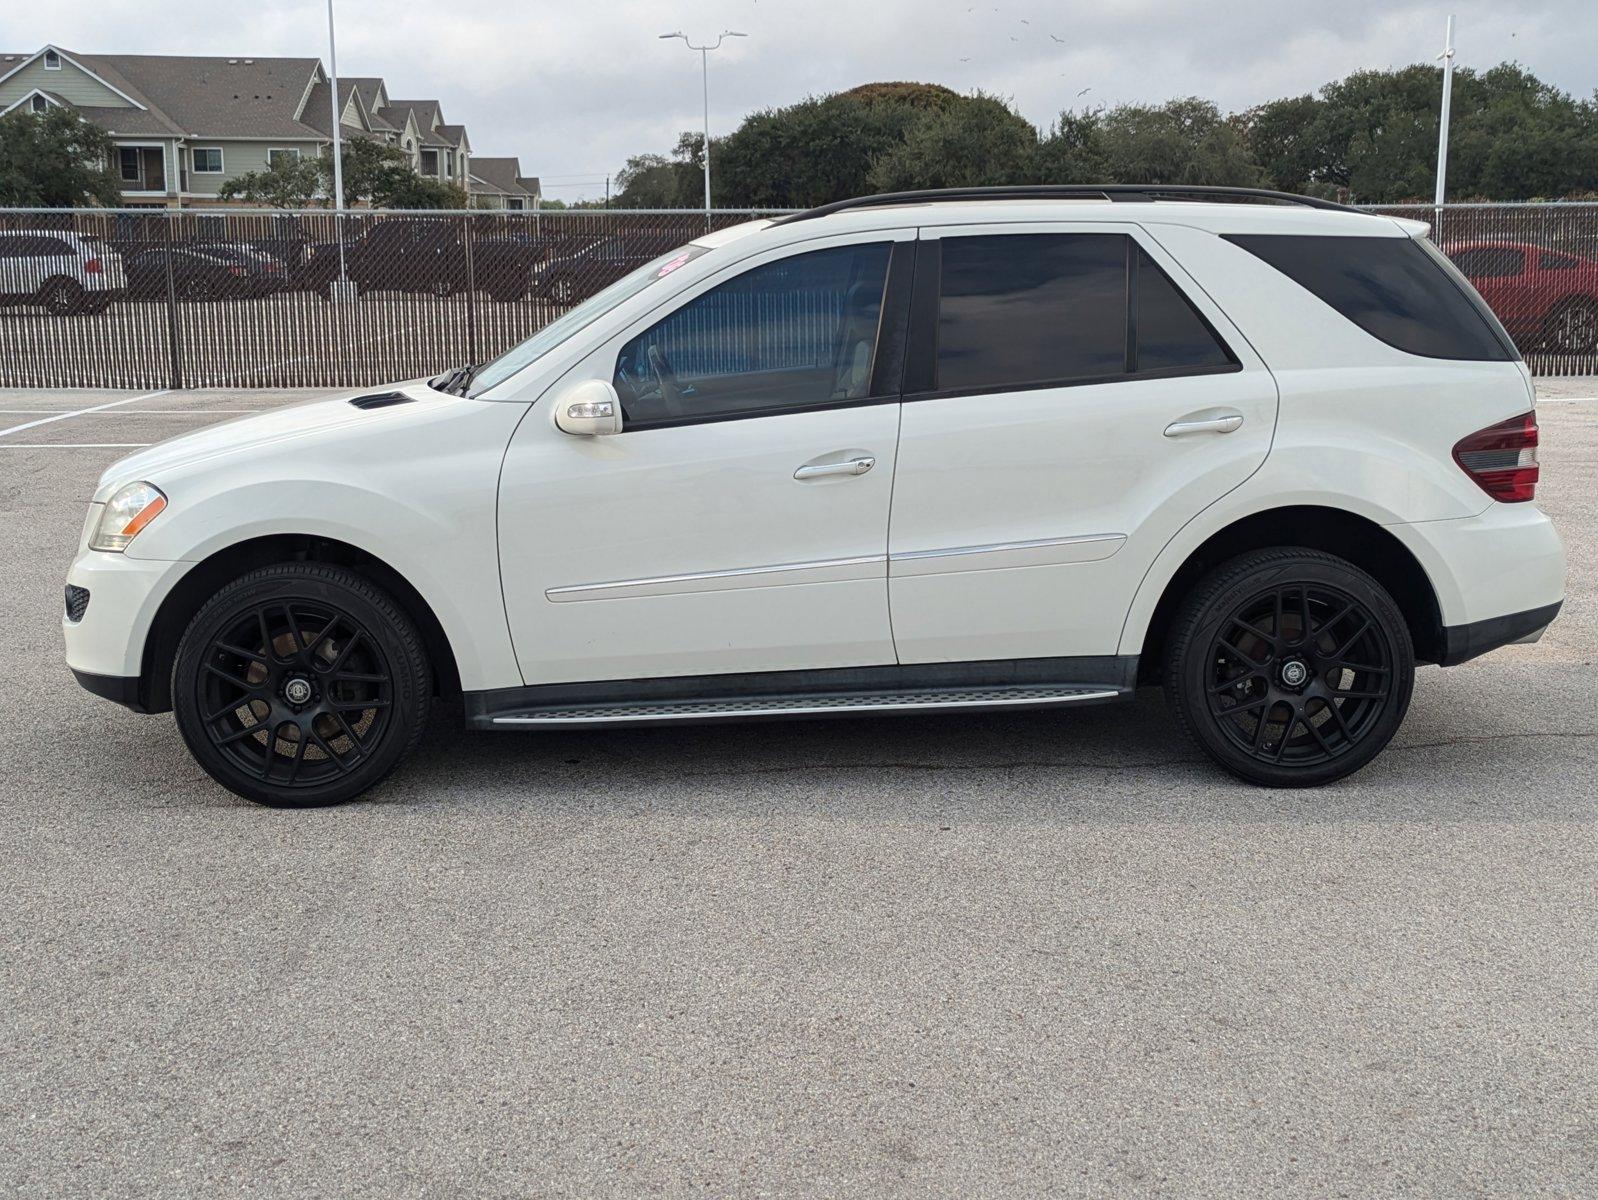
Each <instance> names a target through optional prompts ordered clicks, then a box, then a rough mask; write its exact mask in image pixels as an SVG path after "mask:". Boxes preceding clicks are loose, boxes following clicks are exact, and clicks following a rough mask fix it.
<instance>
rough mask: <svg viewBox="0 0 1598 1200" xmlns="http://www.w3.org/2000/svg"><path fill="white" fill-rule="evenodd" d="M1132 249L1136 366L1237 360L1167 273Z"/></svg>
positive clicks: (1199, 366)
mask: <svg viewBox="0 0 1598 1200" xmlns="http://www.w3.org/2000/svg"><path fill="white" fill-rule="evenodd" d="M1136 253H1137V262H1138V266H1137V353H1136V355H1135V359H1136V366H1137V369H1138V370H1139V371H1169V370H1172V369H1176V368H1182V367H1187V368H1193V369H1198V370H1203V369H1207V368H1212V367H1226V366H1231V365H1232V364H1234V363H1235V362H1236V361H1237V360H1236V359H1234V358H1233V357H1232V354H1231V352H1230V351H1229V350H1227V348H1226V347H1225V346H1223V345H1222V344H1221V341H1220V339H1219V338H1218V337H1216V336H1215V331H1214V330H1212V329H1211V328H1210V327H1209V324H1208V323H1207V322H1206V321H1205V320H1204V318H1203V317H1201V316H1200V315H1199V314H1198V310H1197V309H1195V308H1194V307H1193V306H1192V305H1191V304H1189V303H1188V300H1187V297H1186V296H1184V295H1182V293H1181V292H1180V291H1178V290H1177V287H1176V285H1175V284H1174V283H1172V282H1171V279H1170V277H1169V276H1168V275H1166V273H1165V272H1164V271H1162V270H1160V268H1159V266H1158V265H1157V264H1156V263H1155V261H1154V260H1153V259H1152V258H1150V257H1149V256H1148V255H1147V254H1145V253H1143V251H1142V250H1138V251H1137V252H1136Z"/></svg>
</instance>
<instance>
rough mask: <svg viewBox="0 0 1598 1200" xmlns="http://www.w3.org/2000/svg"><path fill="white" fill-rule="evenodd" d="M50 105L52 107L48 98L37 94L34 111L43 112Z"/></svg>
mask: <svg viewBox="0 0 1598 1200" xmlns="http://www.w3.org/2000/svg"><path fill="white" fill-rule="evenodd" d="M49 107H50V102H49V101H48V100H46V99H45V98H44V97H43V96H35V97H34V98H33V105H32V108H33V111H34V112H36V113H42V112H43V111H44V110H45V109H47V108H49Z"/></svg>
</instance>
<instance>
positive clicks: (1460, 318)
mask: <svg viewBox="0 0 1598 1200" xmlns="http://www.w3.org/2000/svg"><path fill="white" fill-rule="evenodd" d="M1226 240H1227V241H1229V242H1233V243H1235V244H1236V245H1238V246H1241V247H1242V248H1243V249H1245V250H1247V251H1249V252H1250V253H1252V254H1256V255H1258V256H1259V257H1260V258H1262V259H1264V260H1265V261H1266V262H1268V263H1270V264H1271V266H1273V267H1275V268H1276V269H1277V270H1278V271H1281V272H1282V273H1283V274H1284V275H1286V276H1288V277H1289V278H1290V279H1292V280H1294V281H1295V282H1297V283H1299V284H1301V285H1302V286H1303V287H1305V288H1307V289H1309V291H1311V292H1313V293H1314V294H1315V295H1316V296H1319V297H1320V298H1321V299H1322V300H1324V301H1325V302H1326V303H1327V304H1329V305H1331V306H1332V307H1333V308H1334V309H1336V310H1337V311H1338V312H1339V313H1341V314H1342V315H1343V316H1345V317H1347V318H1348V319H1349V320H1350V321H1352V322H1354V324H1356V325H1358V326H1359V327H1360V328H1361V329H1363V330H1365V332H1366V333H1369V334H1371V335H1372V336H1373V337H1377V338H1380V339H1381V340H1382V341H1384V342H1386V343H1387V344H1388V345H1389V346H1393V347H1396V348H1397V349H1399V350H1403V351H1406V352H1408V353H1410V354H1420V355H1424V356H1426V357H1428V358H1456V359H1474V360H1480V361H1504V360H1507V359H1512V358H1515V357H1517V355H1516V354H1515V352H1514V350H1513V345H1512V343H1510V341H1509V340H1508V338H1507V337H1506V336H1503V335H1502V329H1501V328H1500V327H1499V326H1498V323H1497V320H1496V319H1495V318H1494V317H1493V316H1492V314H1491V313H1490V312H1489V311H1488V310H1487V306H1486V305H1485V304H1483V303H1482V301H1481V298H1480V297H1479V296H1477V295H1476V293H1475V292H1474V290H1472V289H1471V287H1470V285H1469V284H1468V283H1466V282H1465V281H1464V277H1463V276H1462V275H1459V274H1458V273H1457V272H1454V274H1453V275H1450V273H1449V272H1450V270H1452V268H1451V266H1450V265H1449V264H1448V260H1447V259H1445V258H1443V256H1442V254H1441V253H1440V252H1437V251H1435V250H1428V248H1427V247H1428V246H1429V243H1422V242H1420V241H1417V240H1416V239H1415V238H1409V237H1336V236H1326V235H1313V234H1312V235H1299V234H1228V235H1226Z"/></svg>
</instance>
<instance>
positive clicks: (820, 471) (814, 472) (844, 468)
mask: <svg viewBox="0 0 1598 1200" xmlns="http://www.w3.org/2000/svg"><path fill="white" fill-rule="evenodd" d="M876 465H877V460H876V459H875V458H873V457H872V456H871V455H869V454H862V455H860V456H859V457H858V458H847V459H844V461H843V462H835V463H806V464H805V465H804V466H802V467H800V468H799V469H798V470H797V471H795V472H794V473H793V477H794V478H795V479H819V478H821V477H822V476H823V475H864V474H865V473H866V472H867V471H869V470H871V468H872V467H874V466H876Z"/></svg>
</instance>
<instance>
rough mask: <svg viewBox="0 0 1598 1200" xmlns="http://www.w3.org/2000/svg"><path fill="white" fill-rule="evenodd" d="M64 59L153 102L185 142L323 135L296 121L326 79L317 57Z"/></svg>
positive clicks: (77, 56) (99, 56) (104, 56)
mask: <svg viewBox="0 0 1598 1200" xmlns="http://www.w3.org/2000/svg"><path fill="white" fill-rule="evenodd" d="M61 53H63V54H65V55H67V56H68V57H69V58H71V59H73V60H75V61H77V62H79V63H82V64H83V65H84V66H85V67H88V68H89V69H90V70H92V71H94V72H95V73H96V74H97V75H100V76H102V77H103V78H104V79H105V80H106V81H107V82H108V83H111V84H113V85H115V86H117V87H118V88H119V89H120V90H122V91H125V92H127V93H128V94H129V95H131V96H132V97H133V98H134V99H136V100H140V101H142V102H144V103H146V104H147V106H148V107H149V108H151V109H152V110H155V111H157V112H158V113H159V114H160V115H161V116H162V117H164V118H165V119H166V121H167V122H168V123H169V124H170V125H171V127H172V130H173V132H174V133H176V134H178V135H179V136H182V135H183V134H188V135H191V136H197V137H218V138H221V137H281V138H300V139H305V138H312V139H314V138H316V137H317V136H318V134H317V132H316V131H315V130H314V129H312V128H311V127H309V126H308V125H306V124H305V123H303V122H302V121H300V120H299V119H298V117H297V116H296V115H295V114H296V113H297V112H298V111H299V108H300V99H301V98H302V97H303V96H304V95H305V89H306V85H307V84H308V83H310V81H311V79H312V78H314V77H315V76H317V75H319V74H320V73H321V69H322V64H321V62H320V61H319V60H317V59H314V58H202V57H196V56H189V55H167V54H76V53H73V52H71V51H67V50H63V51H61Z"/></svg>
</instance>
